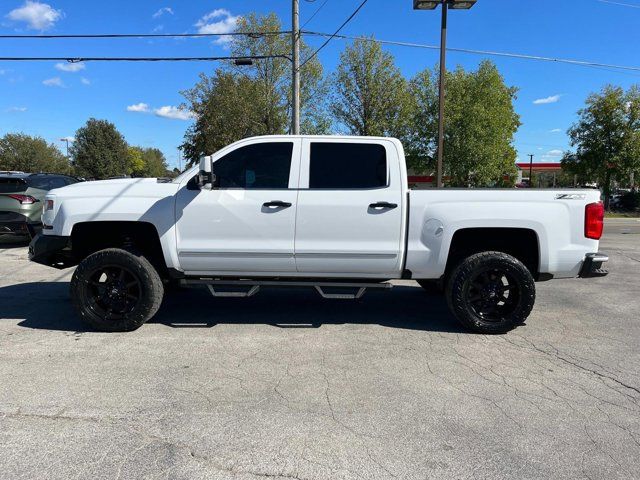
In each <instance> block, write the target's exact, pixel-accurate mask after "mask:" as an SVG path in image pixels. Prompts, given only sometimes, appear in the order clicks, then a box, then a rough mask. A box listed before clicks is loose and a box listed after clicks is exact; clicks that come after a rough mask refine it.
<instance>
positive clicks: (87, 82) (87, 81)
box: [80, 77, 91, 85]
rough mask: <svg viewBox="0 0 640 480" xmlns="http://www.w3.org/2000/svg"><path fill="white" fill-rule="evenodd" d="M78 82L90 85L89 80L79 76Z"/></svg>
mask: <svg viewBox="0 0 640 480" xmlns="http://www.w3.org/2000/svg"><path fill="white" fill-rule="evenodd" d="M80 83H82V84H83V85H91V80H89V79H88V78H85V77H80Z"/></svg>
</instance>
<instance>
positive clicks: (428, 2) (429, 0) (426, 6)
mask: <svg viewBox="0 0 640 480" xmlns="http://www.w3.org/2000/svg"><path fill="white" fill-rule="evenodd" d="M440 3H441V2H440V0H413V9H414V10H433V9H435V8H436V7H437V6H438V5H440Z"/></svg>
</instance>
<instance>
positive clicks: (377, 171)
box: [309, 142, 387, 189]
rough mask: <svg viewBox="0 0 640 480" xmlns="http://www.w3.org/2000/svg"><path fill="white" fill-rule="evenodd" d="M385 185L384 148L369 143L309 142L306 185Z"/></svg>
mask: <svg viewBox="0 0 640 480" xmlns="http://www.w3.org/2000/svg"><path fill="white" fill-rule="evenodd" d="M386 186H387V152H386V150H385V148H384V147H383V146H382V145H377V144H373V143H321V142H313V143H311V158H310V165H309V188H318V189H320V188H331V189H358V188H359V189H369V188H380V187H386Z"/></svg>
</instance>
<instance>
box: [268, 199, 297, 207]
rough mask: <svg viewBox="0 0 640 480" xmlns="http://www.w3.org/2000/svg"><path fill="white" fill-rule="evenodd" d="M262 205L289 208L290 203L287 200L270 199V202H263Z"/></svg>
mask: <svg viewBox="0 0 640 480" xmlns="http://www.w3.org/2000/svg"><path fill="white" fill-rule="evenodd" d="M262 206H263V207H267V208H289V207H290V206H291V204H290V203H289V202H283V201H282V200H271V201H270V202H266V203H263V204H262Z"/></svg>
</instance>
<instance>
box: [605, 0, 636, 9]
mask: <svg viewBox="0 0 640 480" xmlns="http://www.w3.org/2000/svg"><path fill="white" fill-rule="evenodd" d="M598 1H599V2H600V3H608V4H610V5H620V6H621V7H631V8H640V5H638V4H636V3H623V2H614V1H612V0H598Z"/></svg>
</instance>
